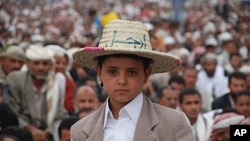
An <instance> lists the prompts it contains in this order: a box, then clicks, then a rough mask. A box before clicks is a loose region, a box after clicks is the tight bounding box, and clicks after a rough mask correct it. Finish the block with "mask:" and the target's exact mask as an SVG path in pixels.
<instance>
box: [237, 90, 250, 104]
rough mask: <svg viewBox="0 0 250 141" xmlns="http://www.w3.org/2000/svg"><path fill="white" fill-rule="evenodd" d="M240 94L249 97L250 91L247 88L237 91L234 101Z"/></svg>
mask: <svg viewBox="0 0 250 141" xmlns="http://www.w3.org/2000/svg"><path fill="white" fill-rule="evenodd" d="M241 96H249V97H250V92H249V91H247V90H245V91H240V92H238V93H237V94H236V95H235V98H234V100H235V102H237V100H238V98H239V97H241Z"/></svg>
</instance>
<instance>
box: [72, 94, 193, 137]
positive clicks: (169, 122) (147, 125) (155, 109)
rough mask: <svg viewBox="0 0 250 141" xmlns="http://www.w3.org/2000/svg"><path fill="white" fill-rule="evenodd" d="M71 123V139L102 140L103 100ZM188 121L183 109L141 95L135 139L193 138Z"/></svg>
mask: <svg viewBox="0 0 250 141" xmlns="http://www.w3.org/2000/svg"><path fill="white" fill-rule="evenodd" d="M106 103H107V101H106V102H105V103H104V104H103V105H102V106H101V107H100V108H99V109H98V110H97V111H95V112H94V113H92V114H91V115H89V116H87V117H86V118H83V119H81V120H80V121H78V122H77V123H76V124H74V125H73V126H72V127H71V131H70V132H71V141H102V140H103V121H104V118H103V117H104V111H105V104H106ZM194 140H195V139H194V136H193V133H192V129H191V125H190V123H189V121H188V119H187V118H186V116H185V115H184V113H182V112H180V111H177V110H173V109H170V108H166V107H163V106H160V105H158V104H155V103H152V102H151V101H150V100H149V99H148V98H147V97H146V96H144V98H143V107H142V111H141V114H140V117H139V120H138V123H137V126H136V130H135V135H134V141H194Z"/></svg>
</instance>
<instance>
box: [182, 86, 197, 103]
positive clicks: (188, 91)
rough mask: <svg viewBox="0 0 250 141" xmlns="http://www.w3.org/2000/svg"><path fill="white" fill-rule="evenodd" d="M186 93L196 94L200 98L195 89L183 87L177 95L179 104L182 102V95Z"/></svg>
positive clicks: (186, 94)
mask: <svg viewBox="0 0 250 141" xmlns="http://www.w3.org/2000/svg"><path fill="white" fill-rule="evenodd" d="M188 95H198V96H199V97H200V99H201V95H200V93H199V92H198V91H197V90H196V89H194V88H188V89H183V90H182V91H181V92H180V94H179V96H178V99H179V102H180V104H181V103H182V102H183V99H184V97H185V96H188Z"/></svg>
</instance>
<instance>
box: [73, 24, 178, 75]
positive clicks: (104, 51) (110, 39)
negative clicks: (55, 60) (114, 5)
mask: <svg viewBox="0 0 250 141" xmlns="http://www.w3.org/2000/svg"><path fill="white" fill-rule="evenodd" d="M111 54H135V55H138V56H142V57H146V58H151V59H152V60H153V62H152V63H151V64H150V66H151V67H152V73H162V72H168V71H170V70H172V69H175V68H176V67H178V66H179V65H180V60H179V59H177V58H176V57H174V56H171V55H169V54H167V53H162V52H157V51H152V47H151V44H150V41H149V35H148V31H147V28H146V26H144V25H143V24H142V23H140V22H134V21H124V20H114V21H111V22H109V23H108V24H107V25H106V26H105V28H104V29H103V35H102V38H101V40H100V43H99V47H85V48H82V49H80V50H79V51H77V52H76V53H74V55H73V59H74V61H75V62H76V63H78V64H80V65H81V66H83V67H87V68H92V69H94V68H95V67H96V64H97V62H96V61H95V58H96V57H98V56H103V55H111Z"/></svg>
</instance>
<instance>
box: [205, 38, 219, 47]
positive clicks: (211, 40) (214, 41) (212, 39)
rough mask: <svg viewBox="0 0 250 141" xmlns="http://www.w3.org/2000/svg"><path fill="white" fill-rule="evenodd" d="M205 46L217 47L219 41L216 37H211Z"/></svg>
mask: <svg viewBox="0 0 250 141" xmlns="http://www.w3.org/2000/svg"><path fill="white" fill-rule="evenodd" d="M205 45H211V46H214V47H217V46H218V41H217V40H216V39H215V38H214V37H209V38H207V39H206V41H205Z"/></svg>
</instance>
